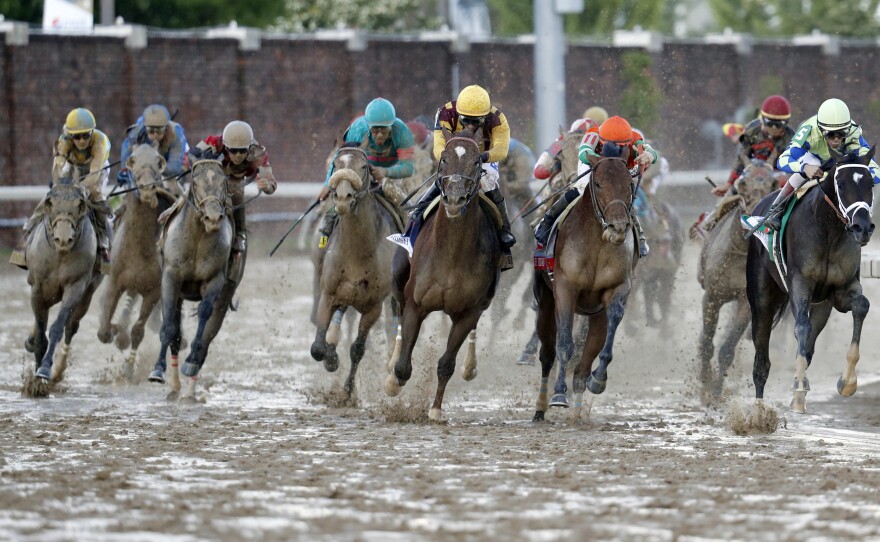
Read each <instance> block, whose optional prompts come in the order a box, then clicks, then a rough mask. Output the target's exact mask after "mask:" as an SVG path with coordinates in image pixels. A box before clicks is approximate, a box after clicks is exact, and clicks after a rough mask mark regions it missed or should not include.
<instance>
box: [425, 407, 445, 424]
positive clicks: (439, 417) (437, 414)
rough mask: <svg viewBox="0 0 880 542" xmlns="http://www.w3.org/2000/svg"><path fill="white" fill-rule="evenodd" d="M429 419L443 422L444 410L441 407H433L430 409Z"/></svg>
mask: <svg viewBox="0 0 880 542" xmlns="http://www.w3.org/2000/svg"><path fill="white" fill-rule="evenodd" d="M428 419H429V420H431V421H432V422H442V421H443V411H442V410H440V409H439V408H432V409H431V410H429V411H428Z"/></svg>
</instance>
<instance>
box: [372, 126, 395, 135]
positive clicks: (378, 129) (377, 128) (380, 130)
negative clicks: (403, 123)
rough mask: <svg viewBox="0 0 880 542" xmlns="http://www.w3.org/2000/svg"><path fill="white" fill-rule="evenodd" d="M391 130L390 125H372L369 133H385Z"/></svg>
mask: <svg viewBox="0 0 880 542" xmlns="http://www.w3.org/2000/svg"><path fill="white" fill-rule="evenodd" d="M390 132H391V126H372V127H371V128H370V133H371V134H387V133H390Z"/></svg>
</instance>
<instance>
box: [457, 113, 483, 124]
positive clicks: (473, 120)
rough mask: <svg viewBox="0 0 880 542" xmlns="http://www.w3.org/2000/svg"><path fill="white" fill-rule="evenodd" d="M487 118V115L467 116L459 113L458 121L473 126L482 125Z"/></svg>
mask: <svg viewBox="0 0 880 542" xmlns="http://www.w3.org/2000/svg"><path fill="white" fill-rule="evenodd" d="M485 120H486V117H466V116H464V115H459V117H458V121H459V122H460V123H461V124H462V125H466V124H469V125H471V126H480V125H482V124H483V121H485Z"/></svg>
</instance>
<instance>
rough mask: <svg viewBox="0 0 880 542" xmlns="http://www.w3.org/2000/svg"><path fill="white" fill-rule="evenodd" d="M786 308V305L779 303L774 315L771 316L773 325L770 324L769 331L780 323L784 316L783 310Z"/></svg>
mask: <svg viewBox="0 0 880 542" xmlns="http://www.w3.org/2000/svg"><path fill="white" fill-rule="evenodd" d="M787 308H788V303H780V304H779V308H777V309H776V314H774V315H773V323H772V324H770V329H776V324H778V323H779V322H781V321H782V317H783V316H785V309H787Z"/></svg>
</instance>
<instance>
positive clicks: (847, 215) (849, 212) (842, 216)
mask: <svg viewBox="0 0 880 542" xmlns="http://www.w3.org/2000/svg"><path fill="white" fill-rule="evenodd" d="M845 168H858V169H864V170H865V173H864V177H865V181H866V182H869V183H871V184H872V186H873V182H874V181H873V179H872V176H871V169H870V168H869V167H868V166H866V165H865V164H840V165H838V166H837V168H835V170H834V193H835V195H836V196H837V205H834V202H832V201H831V198H829V197H828V194H827V193H825V192H824V191H823V195H824V196H825V201H826V202H827V203H828V205H830V206H831V208H832V209H833V210H834V213H835V214H836V215H837V218H838V220H840V221H841V222H842V223H843V225H844V227H845V228H846V230H847V231H850V232H851V231H852V219H853V218H855V215H856V213H858V212H859V210H861V209H864V210H865V211H867V213H868V217H871V216H873V214H874V213H873V209H872V208H871V207H872V205H873V203H874V193H873V191H872V192H871V202H870V203H868V202H866V201H862V200H858V201H855V202H853V203H851V204H850V205H845V204H844V202H843V199H842V198H841V197H840V181H841V179H839V178H838V173H840V170H842V169H845ZM853 182H855V181H853Z"/></svg>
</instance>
